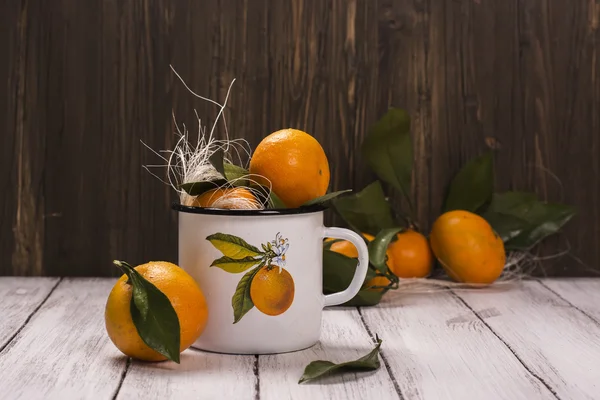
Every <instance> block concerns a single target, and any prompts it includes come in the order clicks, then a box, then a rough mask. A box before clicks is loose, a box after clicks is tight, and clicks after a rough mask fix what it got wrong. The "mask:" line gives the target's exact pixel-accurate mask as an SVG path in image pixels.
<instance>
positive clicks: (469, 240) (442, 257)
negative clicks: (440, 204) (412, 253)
mask: <svg viewBox="0 0 600 400" xmlns="http://www.w3.org/2000/svg"><path fill="white" fill-rule="evenodd" d="M429 240H430V242H431V249H432V250H433V253H434V254H435V256H436V257H437V259H438V260H439V261H440V264H442V267H443V268H444V270H445V271H446V273H447V274H448V275H449V276H450V278H452V279H453V280H455V281H458V282H464V283H479V284H490V283H492V282H494V281H495V280H496V279H498V278H499V277H500V275H501V274H502V270H503V269H504V264H505V263H506V252H505V250H504V242H502V239H501V238H500V237H499V236H498V235H497V234H496V233H495V232H494V230H493V229H492V227H491V226H490V224H489V223H488V222H487V221H486V220H485V219H483V218H482V217H480V216H479V215H476V214H473V213H471V212H468V211H461V210H458V211H449V212H447V213H445V214H442V215H441V216H440V217H439V218H438V219H437V220H436V221H435V223H434V224H433V228H432V230H431V234H430V235H429Z"/></svg>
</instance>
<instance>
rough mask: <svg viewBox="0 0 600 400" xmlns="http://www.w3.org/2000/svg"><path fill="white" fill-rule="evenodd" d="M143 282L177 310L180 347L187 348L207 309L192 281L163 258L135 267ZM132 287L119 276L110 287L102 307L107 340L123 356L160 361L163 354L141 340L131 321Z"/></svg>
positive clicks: (204, 321) (204, 322) (163, 358)
mask: <svg viewBox="0 0 600 400" xmlns="http://www.w3.org/2000/svg"><path fill="white" fill-rule="evenodd" d="M135 270H136V271H137V272H139V273H140V274H141V275H142V276H143V277H144V278H145V279H146V280H147V281H149V282H150V283H152V284H154V286H156V287H157V288H158V290H160V291H161V292H163V293H164V294H165V296H167V298H168V299H169V301H170V302H171V305H172V306H173V308H174V309H175V312H176V313H177V317H178V319H179V327H180V347H179V350H180V351H183V350H185V349H187V348H188V347H190V346H191V345H192V344H193V343H194V342H195V341H196V339H198V337H200V335H201V334H202V332H203V331H204V328H205V326H206V321H207V319H208V308H207V306H206V300H205V298H204V294H203V293H202V290H200V287H198V284H197V283H196V281H195V280H194V279H193V278H192V277H191V276H190V275H189V274H188V273H187V272H185V271H184V270H183V269H181V268H179V267H178V266H177V265H175V264H171V263H169V262H165V261H152V262H149V263H146V264H142V265H139V266H137V267H135ZM131 290H132V287H131V285H130V284H128V283H127V275H123V276H122V277H121V278H120V279H119V280H118V281H117V283H116V284H115V286H114V287H113V288H112V290H111V292H110V295H109V296H108V300H107V302H106V307H105V310H104V321H105V325H106V331H107V332H108V336H109V337H110V340H111V341H112V342H113V343H114V344H115V346H116V347H117V348H118V349H119V350H120V351H121V352H122V353H123V354H125V355H127V356H129V357H133V358H136V359H139V360H144V361H162V360H166V357H165V356H163V355H162V354H160V353H158V352H157V351H155V350H153V349H151V348H150V347H148V346H147V345H146V343H144V341H143V340H142V338H141V337H140V335H139V334H138V333H137V329H136V327H135V325H134V324H133V320H132V319H131V312H130V303H131Z"/></svg>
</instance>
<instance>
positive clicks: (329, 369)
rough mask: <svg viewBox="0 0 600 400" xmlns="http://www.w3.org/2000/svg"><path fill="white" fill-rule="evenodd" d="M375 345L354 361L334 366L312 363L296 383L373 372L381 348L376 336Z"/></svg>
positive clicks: (324, 363) (326, 363) (322, 362)
mask: <svg viewBox="0 0 600 400" xmlns="http://www.w3.org/2000/svg"><path fill="white" fill-rule="evenodd" d="M376 340H377V343H376V345H375V348H374V349H373V350H371V351H370V352H369V353H367V354H366V355H364V356H362V357H360V358H359V359H357V360H354V361H347V362H344V363H340V364H336V363H333V362H331V361H324V360H318V361H313V362H311V363H310V364H308V365H307V366H306V368H304V373H303V374H302V377H301V378H300V380H299V381H298V383H303V382H308V381H312V380H315V379H318V378H322V377H325V376H329V375H331V374H334V373H344V372H347V373H356V372H361V371H374V370H376V369H379V367H380V366H381V363H380V362H379V348H380V347H381V342H382V341H381V339H379V337H377V336H376Z"/></svg>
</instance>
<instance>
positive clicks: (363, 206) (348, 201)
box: [332, 181, 398, 235]
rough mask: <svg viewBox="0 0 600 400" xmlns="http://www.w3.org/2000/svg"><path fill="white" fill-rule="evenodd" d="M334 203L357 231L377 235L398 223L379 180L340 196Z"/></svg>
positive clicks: (337, 210) (341, 214) (339, 212)
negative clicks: (347, 194)
mask: <svg viewBox="0 0 600 400" xmlns="http://www.w3.org/2000/svg"><path fill="white" fill-rule="evenodd" d="M332 204H333V207H334V208H335V210H336V212H337V213H338V214H339V215H340V216H341V217H342V219H343V220H344V221H346V223H347V224H348V225H350V227H351V228H352V229H354V230H355V231H357V232H364V233H370V234H372V235H377V233H378V232H379V231H380V230H382V229H385V228H393V227H395V226H397V225H398V224H397V223H396V221H395V220H394V217H393V216H392V209H391V207H390V204H389V203H388V201H387V200H386V198H385V194H384V193H383V188H382V187H381V183H380V182H379V181H375V182H373V183H371V184H369V185H368V186H367V187H365V188H364V189H363V190H362V191H360V192H358V193H356V194H353V195H349V196H344V197H339V198H337V199H335V200H333V202H332Z"/></svg>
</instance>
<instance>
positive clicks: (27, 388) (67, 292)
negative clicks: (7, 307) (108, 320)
mask: <svg viewBox="0 0 600 400" xmlns="http://www.w3.org/2000/svg"><path fill="white" fill-rule="evenodd" d="M114 282H115V280H114V279H65V280H63V281H62V282H61V283H60V284H59V285H58V286H57V287H56V289H55V290H54V292H53V293H52V294H51V295H50V297H49V298H48V300H47V301H46V302H45V303H44V304H43V305H42V307H40V309H39V310H38V311H37V312H36V313H35V315H33V317H32V318H31V319H30V320H29V322H28V323H27V324H26V325H25V327H23V329H22V330H21V331H20V332H19V333H18V334H17V336H15V338H14V339H13V340H12V341H11V342H10V343H9V345H8V346H6V348H5V349H4V351H3V352H2V353H0V371H1V373H2V375H1V379H0V394H2V396H4V395H7V396H9V398H10V399H11V400H12V399H27V400H29V399H42V398H43V399H49V398H55V399H59V398H65V399H67V398H68V399H76V398H77V399H81V398H89V399H110V398H112V396H113V395H114V394H115V393H116V390H117V388H118V386H119V383H120V380H121V376H122V374H123V372H124V370H125V366H126V358H125V357H123V356H122V355H120V353H119V352H118V351H117V350H116V348H115V347H114V345H113V344H112V343H111V342H110V340H109V338H108V335H107V334H106V330H105V327H104V318H103V313H104V306H105V303H106V298H107V297H108V294H109V292H110V289H111V287H112V286H113V285H114Z"/></svg>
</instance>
